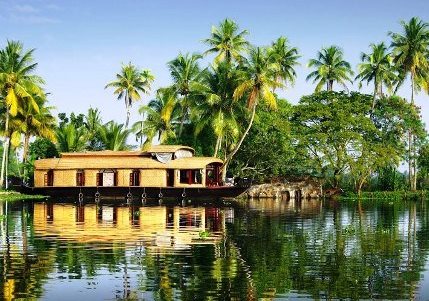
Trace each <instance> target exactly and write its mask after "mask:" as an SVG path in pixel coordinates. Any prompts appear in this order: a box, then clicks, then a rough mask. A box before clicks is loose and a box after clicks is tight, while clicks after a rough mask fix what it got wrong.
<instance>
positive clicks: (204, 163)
mask: <svg viewBox="0 0 429 301" xmlns="http://www.w3.org/2000/svg"><path fill="white" fill-rule="evenodd" d="M194 154H195V151H194V149H192V148H191V147H188V146H182V145H155V146H152V147H150V148H149V149H148V150H146V151H96V152H82V153H62V154H61V155H60V158H51V159H41V160H37V161H36V162H35V164H34V169H35V170H34V186H35V187H49V186H54V187H99V186H119V187H130V186H139V187H180V188H187V187H195V188H198V187H213V186H220V185H221V180H220V179H221V176H220V172H221V167H222V164H223V162H222V160H220V159H218V158H214V157H194Z"/></svg>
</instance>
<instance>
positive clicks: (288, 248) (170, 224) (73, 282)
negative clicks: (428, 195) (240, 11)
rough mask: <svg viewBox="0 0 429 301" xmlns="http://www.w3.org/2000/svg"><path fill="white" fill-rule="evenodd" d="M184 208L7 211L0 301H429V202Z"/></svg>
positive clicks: (0, 252)
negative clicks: (397, 300) (297, 300)
mask: <svg viewBox="0 0 429 301" xmlns="http://www.w3.org/2000/svg"><path fill="white" fill-rule="evenodd" d="M183 205H184V204H181V203H177V204H175V203H165V204H164V205H162V206H159V205H158V204H156V205H155V204H154V205H145V206H141V205H138V204H135V205H130V206H127V205H112V204H103V203H101V204H99V205H96V204H94V203H91V202H87V203H85V204H83V205H79V204H78V203H60V204H54V203H50V202H48V203H46V202H34V203H32V202H28V201H26V202H16V203H9V204H7V206H6V204H5V203H1V204H0V214H1V215H0V225H1V228H0V240H1V242H0V256H1V257H0V286H1V287H0V299H2V300H13V299H19V298H21V299H22V300H27V299H41V300H60V301H64V300H78V301H81V300H231V299H232V300H256V299H260V298H267V299H270V300H272V299H289V300H290V299H298V298H301V299H402V300H403V299H413V300H414V299H417V300H429V272H428V269H429V262H428V259H429V257H428V251H429V206H428V202H427V201H415V202H396V203H394V202H386V201H384V202H378V203H376V204H374V203H372V202H369V201H368V202H362V203H358V202H342V203H338V202H334V201H317V200H303V201H301V202H295V201H290V202H285V201H275V200H250V201H244V202H243V201H242V202H222V203H216V202H214V203H211V204H210V203H205V204H203V203H197V202H195V203H194V202H191V203H188V202H186V206H183ZM6 213H7V215H6Z"/></svg>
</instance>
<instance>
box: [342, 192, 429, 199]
mask: <svg viewBox="0 0 429 301" xmlns="http://www.w3.org/2000/svg"><path fill="white" fill-rule="evenodd" d="M427 198H429V191H427V190H418V191H373V192H367V191H365V192H362V193H361V194H360V195H357V194H354V193H353V194H346V195H341V196H339V199H340V200H350V201H354V200H391V201H403V200H419V199H427Z"/></svg>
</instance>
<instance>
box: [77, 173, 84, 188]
mask: <svg viewBox="0 0 429 301" xmlns="http://www.w3.org/2000/svg"><path fill="white" fill-rule="evenodd" d="M76 186H85V173H84V171H83V170H78V171H77V172H76Z"/></svg>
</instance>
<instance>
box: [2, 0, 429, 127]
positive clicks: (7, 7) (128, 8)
mask: <svg viewBox="0 0 429 301" xmlns="http://www.w3.org/2000/svg"><path fill="white" fill-rule="evenodd" d="M413 16H418V17H420V18H422V19H423V20H425V21H429V1H427V0H415V1H397V0H372V1H367V0H360V1H356V0H354V1H352V0H349V1H348V0H341V1H340V0H337V1H303V0H293V1H289V0H283V1H232V0H229V1H224V0H217V1H201V0H199V1H197V0H181V1H173V0H170V1H167V0H153V1H145V0H141V1H137V0H134V1H131V0H128V1H127V0H122V1H110V0H104V1H99V0H96V1H53V0H33V1H28V0H24V1H20V0H16V1H13V0H0V47H3V46H4V45H5V43H6V40H7V39H10V40H20V41H22V42H23V43H24V46H25V48H27V49H29V48H36V53H35V57H36V60H37V62H38V63H39V66H38V69H37V72H38V73H39V74H40V75H41V76H42V77H43V78H44V79H45V80H46V90H47V91H48V92H50V93H51V96H50V103H51V104H52V105H54V106H56V107H57V111H58V112H72V111H74V112H86V111H87V109H88V108H89V107H90V106H92V107H97V108H99V109H100V110H101V111H102V114H103V119H104V121H108V120H110V119H114V120H116V121H118V122H124V121H125V108H124V104H123V102H122V101H120V102H119V101H117V100H116V98H115V97H114V96H113V95H112V91H111V90H104V86H105V84H106V83H107V82H108V81H110V80H113V79H114V76H115V74H116V72H118V71H119V70H120V66H121V63H127V62H129V61H131V62H133V63H134V64H136V65H138V66H139V67H142V68H148V69H151V70H152V72H153V73H154V74H155V77H156V80H155V82H154V85H153V91H155V90H156V89H157V88H158V87H162V86H165V85H168V84H169V82H170V78H169V73H168V69H167V67H166V62H168V61H170V60H171V59H173V58H174V57H175V56H176V55H177V54H178V53H179V52H183V53H185V52H203V51H204V50H206V46H205V45H204V44H203V43H202V42H201V40H203V39H204V38H207V37H208V36H209V34H210V28H211V26H212V25H217V24H218V23H219V22H220V21H221V20H222V19H224V18H226V17H228V18H232V19H234V20H235V21H236V22H237V23H238V24H239V26H240V28H242V29H247V30H248V31H249V32H250V35H249V36H248V38H249V40H250V41H251V42H252V43H253V44H255V45H268V44H269V43H271V41H272V40H274V39H276V38H277V37H279V36H281V35H284V36H286V37H287V38H288V39H289V41H290V43H291V44H292V45H293V46H296V47H298V48H299V50H300V54H301V56H302V57H301V59H300V63H301V66H300V67H298V68H297V72H298V79H297V82H296V84H295V86H294V87H289V88H288V89H287V90H286V91H284V92H281V96H283V97H285V98H287V99H288V100H289V101H290V102H292V103H296V102H298V100H299V98H300V96H302V95H305V94H310V93H312V92H313V90H314V85H313V84H312V83H311V82H306V81H305V77H306V75H307V74H308V73H309V69H308V68H307V67H306V64H307V62H308V60H309V59H310V58H313V57H314V56H315V55H316V53H317V51H318V50H320V49H321V47H322V46H330V45H333V44H335V45H338V46H340V47H342V48H343V50H344V54H345V59H346V60H348V61H349V62H350V63H351V64H352V66H353V67H354V68H356V65H357V64H358V63H359V55H360V53H361V52H362V51H364V52H367V51H368V46H369V44H370V43H378V42H381V41H385V42H387V43H389V38H388V36H387V32H389V31H394V32H398V31H400V30H401V27H400V24H399V21H400V20H409V19H410V18H411V17H413ZM209 59H210V58H207V61H208V60H209ZM354 88H355V89H357V86H355V87H354ZM363 91H364V92H365V91H370V90H368V89H365V88H364V89H363ZM400 94H401V95H402V96H404V97H409V95H410V88H409V86H408V85H406V86H404V87H403V88H402V89H401V91H400ZM150 98H151V95H149V96H145V97H144V99H143V103H146V102H147V101H148V100H149V99H150ZM417 104H418V105H420V106H422V113H423V119H424V121H425V123H426V124H429V97H428V96H427V95H424V94H423V93H420V94H419V95H418V96H417ZM137 107H138V106H134V112H133V116H132V117H133V118H132V120H136V118H137V114H136V110H137Z"/></svg>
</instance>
